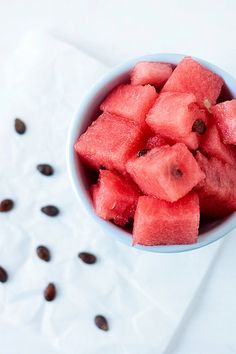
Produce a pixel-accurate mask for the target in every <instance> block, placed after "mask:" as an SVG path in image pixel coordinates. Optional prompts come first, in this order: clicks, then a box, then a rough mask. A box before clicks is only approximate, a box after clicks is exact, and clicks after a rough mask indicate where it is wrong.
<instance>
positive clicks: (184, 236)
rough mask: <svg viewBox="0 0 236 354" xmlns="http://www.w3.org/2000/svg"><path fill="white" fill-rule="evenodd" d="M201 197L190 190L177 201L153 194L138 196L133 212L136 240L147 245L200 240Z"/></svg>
mask: <svg viewBox="0 0 236 354" xmlns="http://www.w3.org/2000/svg"><path fill="white" fill-rule="evenodd" d="M199 220H200V210H199V199H198V195H197V194H196V193H190V194H188V195H186V196H185V197H183V198H182V199H179V200H178V201H177V202H175V203H169V202H166V201H164V200H160V199H157V198H154V197H150V196H142V197H139V200H138V205H137V209H136V212H135V216H134V230H133V244H140V245H145V246H157V245H176V244H191V243H195V242H197V238H198V229H199Z"/></svg>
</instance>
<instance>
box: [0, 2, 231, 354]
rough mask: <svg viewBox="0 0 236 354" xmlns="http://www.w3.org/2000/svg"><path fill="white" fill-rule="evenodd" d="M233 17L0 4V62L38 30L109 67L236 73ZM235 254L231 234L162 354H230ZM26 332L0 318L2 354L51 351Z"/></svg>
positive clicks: (125, 7) (199, 7) (185, 10)
mask: <svg viewBox="0 0 236 354" xmlns="http://www.w3.org/2000/svg"><path fill="white" fill-rule="evenodd" d="M235 13H236V2H235V0H225V1H221V2H217V1H213V0H198V1H191V0H173V1H170V0H166V1H160V0H135V1H134V0H119V1H115V0H109V1H107V0H41V1H32V0H21V1H19V0H7V1H6V0H0V33H1V35H0V65H2V64H4V62H6V61H7V58H8V57H9V56H10V55H11V51H12V50H13V49H14V47H15V46H16V44H17V42H18V40H19V39H20V37H21V36H22V35H24V33H25V32H27V31H28V30H29V29H32V28H42V29H47V30H49V31H51V32H52V33H54V34H56V35H58V36H59V37H60V38H63V39H65V40H67V41H68V42H70V43H73V44H75V45H76V46H77V47H79V48H81V49H83V50H84V51H85V52H87V53H89V54H92V55H94V56H95V57H96V58H97V59H100V60H101V61H103V62H104V63H106V64H107V65H110V66H112V65H114V64H117V63H120V62H121V61H123V60H126V59H127V58H130V57H133V56H137V55H142V54H147V53H153V52H182V53H188V54H192V55H196V56H199V57H202V58H205V59H207V60H209V61H211V62H214V63H215V64H218V65H220V66H221V67H223V68H225V69H226V70H228V71H230V72H231V73H232V74H234V75H236V50H235V48H236V47H235V35H236V21H235ZM234 250H236V240H235V239H234V238H233V237H232V236H231V237H229V239H228V241H227V242H226V243H225V245H224V247H223V249H222V250H221V256H220V257H219V260H217V262H216V264H215V266H214V268H213V269H212V270H211V272H212V274H211V276H210V279H209V281H208V284H207V286H206V287H205V288H204V289H202V292H201V294H200V296H199V297H197V300H196V301H195V302H194V304H192V307H191V309H190V311H189V312H188V313H187V317H186V318H185V321H184V323H183V326H182V327H180V329H179V331H178V333H176V336H175V337H174V338H173V341H172V342H171V343H170V346H169V348H168V350H167V353H168V354H186V353H191V354H199V353H201V354H205V353H206V354H211V353H214V354H230V353H236V339H235V333H234V332H235V328H236V301H235V295H236V280H235V279H236V271H235V277H232V274H233V273H232V271H231V273H230V274H231V276H230V277H229V276H227V269H228V270H229V269H230V270H232V268H235V263H234V262H235V257H234V255H235V251H234ZM232 283H233V287H232ZM232 289H233V290H234V291H233V292H232ZM29 335H30V329H27V330H19V329H16V328H14V327H11V326H8V325H7V326H6V325H5V324H1V321H0V342H1V350H3V349H4V350H3V351H2V353H4V354H38V353H40V354H41V353H45V354H56V353H57V351H55V349H54V348H52V347H51V345H50V343H48V342H47V340H46V339H45V338H41V337H34V336H33V335H32V336H31V338H32V340H31V341H30V343H31V344H30V345H28V340H27V338H28V337H29ZM21 348H22V349H21ZM82 354H86V353H82Z"/></svg>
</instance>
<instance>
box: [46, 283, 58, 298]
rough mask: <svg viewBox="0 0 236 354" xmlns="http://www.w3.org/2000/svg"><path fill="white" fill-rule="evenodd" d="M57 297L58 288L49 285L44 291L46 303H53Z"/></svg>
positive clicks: (51, 284)
mask: <svg viewBox="0 0 236 354" xmlns="http://www.w3.org/2000/svg"><path fill="white" fill-rule="evenodd" d="M55 297H56V287H55V285H54V284H53V283H49V284H48V286H47V287H46V289H45V290H44V298H45V300H46V301H53V300H54V299H55Z"/></svg>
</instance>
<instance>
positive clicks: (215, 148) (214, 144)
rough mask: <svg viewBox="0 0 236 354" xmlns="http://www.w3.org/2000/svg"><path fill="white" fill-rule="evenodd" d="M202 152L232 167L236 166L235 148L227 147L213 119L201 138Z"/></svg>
mask: <svg viewBox="0 0 236 354" xmlns="http://www.w3.org/2000/svg"><path fill="white" fill-rule="evenodd" d="M200 151H202V152H203V153H204V154H205V155H206V156H209V157H211V156H213V157H216V158H217V159H219V160H222V161H224V162H227V163H229V164H231V165H235V164H236V150H235V148H234V147H233V146H230V145H225V144H224V143H223V142H222V141H221V139H220V134H219V131H218V129H217V126H216V125H215V123H214V121H213V120H212V118H211V119H210V120H209V123H208V127H207V131H206V133H205V134H204V136H203V137H202V138H201V142H200Z"/></svg>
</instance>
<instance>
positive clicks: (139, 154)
mask: <svg viewBox="0 0 236 354" xmlns="http://www.w3.org/2000/svg"><path fill="white" fill-rule="evenodd" d="M149 150H150V149H142V150H140V151H139V152H138V157H141V156H144V155H146V153H147V152H148V151H149Z"/></svg>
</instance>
